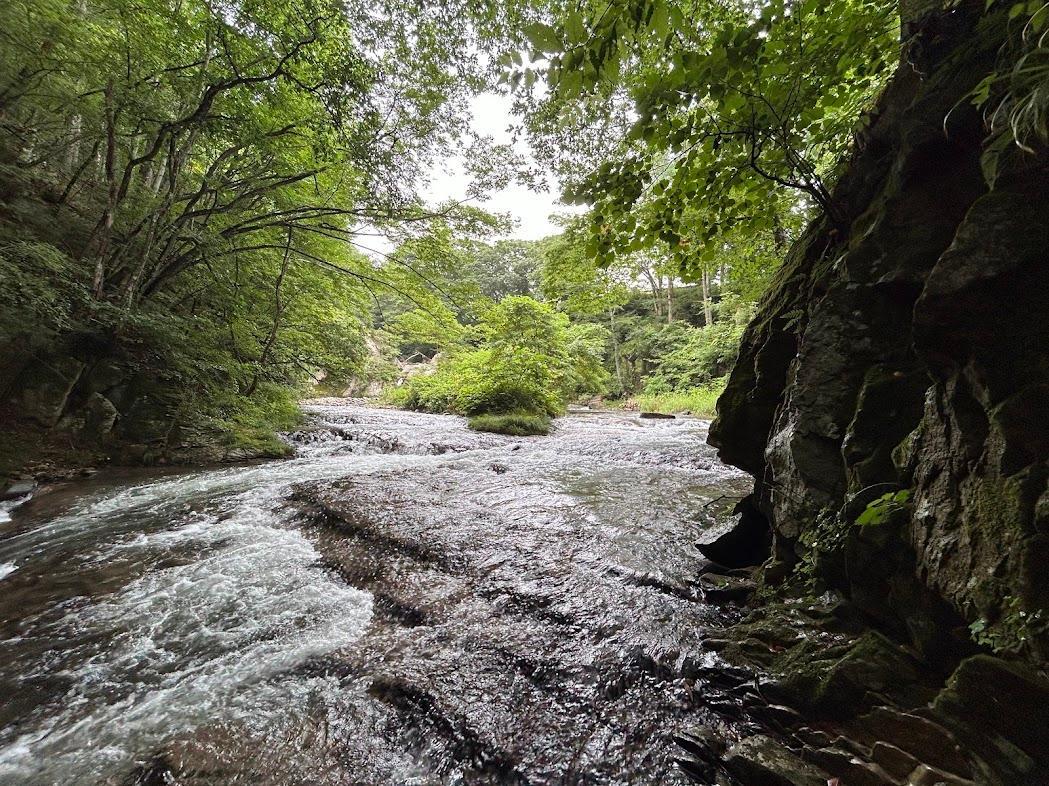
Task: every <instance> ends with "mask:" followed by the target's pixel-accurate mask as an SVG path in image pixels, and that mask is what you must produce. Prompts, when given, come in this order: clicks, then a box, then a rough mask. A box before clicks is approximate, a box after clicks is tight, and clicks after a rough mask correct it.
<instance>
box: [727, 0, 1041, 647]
mask: <svg viewBox="0 0 1049 786" xmlns="http://www.w3.org/2000/svg"><path fill="white" fill-rule="evenodd" d="M954 6H956V7H954V8H952V9H951V10H949V11H944V12H942V16H943V20H942V21H943V23H944V24H943V25H941V26H940V27H941V28H942V31H943V34H942V35H941V36H940V38H939V39H938V41H937V50H936V51H937V57H936V58H935V61H934V62H930V63H929V64H927V65H928V67H927V68H925V69H923V70H922V71H921V73H920V74H919V73H916V72H915V71H914V69H913V68H911V67H909V66H907V65H905V66H904V67H903V68H901V70H900V72H899V73H898V74H897V75H896V77H895V79H894V80H893V81H892V83H891V84H890V85H889V86H888V88H887V89H886V90H885V92H884V94H883V95H882V96H881V98H880V101H879V105H878V107H877V110H876V111H875V112H874V114H873V116H872V122H871V126H870V128H869V140H868V142H867V144H866V145H865V146H863V147H862V148H860V149H857V151H856V153H855V155H854V157H853V159H852V160H851V161H850V162H849V163H848V166H847V167H846V171H845V173H844V174H843V176H842V178H841V180H840V182H839V184H838V186H837V189H836V192H835V199H836V201H837V202H838V204H839V205H840V207H841V209H842V210H843V215H845V216H846V217H847V218H846V220H845V221H843V222H842V224H841V225H839V226H831V225H830V224H829V223H827V222H819V223H816V224H814V225H813V226H811V227H810V228H809V230H808V232H807V233H806V235H805V236H804V237H803V238H802V239H801V240H800V241H799V242H798V243H797V244H796V245H795V246H794V247H793V249H792V250H791V252H790V254H789V256H788V258H787V260H786V262H785V264H784V267H783V268H782V270H781V271H780V273H779V274H778V277H777V281H776V283H775V284H774V286H773V289H772V292H771V293H770V296H769V297H768V298H767V299H766V300H765V302H764V305H763V306H762V308H761V310H760V311H759V313H758V315H757V317H756V318H755V320H754V322H753V323H752V324H751V325H750V326H749V328H748V330H747V331H746V333H745V335H744V338H743V346H742V350H741V354H740V358H739V361H738V362H737V364H736V366H735V368H734V370H733V372H732V374H731V377H730V380H729V383H728V388H727V390H726V393H725V395H724V396H723V397H722V400H721V402H720V404H719V413H720V418H719V420H718V421H716V422H715V423H714V425H713V426H712V428H711V440H712V442H713V443H714V444H716V445H718V446H719V447H720V455H721V457H722V458H723V459H725V460H726V461H727V462H729V463H732V464H735V465H737V466H740V467H742V468H744V469H746V470H747V471H748V472H750V473H751V474H752V475H754V476H755V478H757V479H758V480H757V482H756V485H755V496H754V504H755V506H756V507H757V508H758V509H759V510H760V511H761V512H762V513H763V514H765V515H766V516H767V517H768V518H769V520H770V521H771V522H772V525H773V530H774V532H775V535H776V552H777V556H778V557H779V558H780V559H784V560H786V561H787V562H788V563H791V562H793V561H795V560H798V559H802V560H804V559H812V560H814V561H816V562H817V563H819V564H817V568H818V572H819V573H820V575H821V577H822V578H824V579H825V580H826V581H827V583H828V584H829V585H830V586H833V587H835V588H837V589H839V590H841V591H843V592H845V593H847V594H849V595H850V596H852V597H854V598H856V600H857V602H858V603H860V604H861V605H862V606H863V608H864V610H865V612H866V613H867V614H870V615H871V616H872V617H874V618H876V619H877V620H878V622H879V624H880V625H882V626H883V627H886V628H890V629H893V633H894V635H898V636H899V637H901V638H903V639H908V638H909V639H910V640H911V641H912V642H913V643H914V645H915V646H916V647H917V648H918V649H919V650H921V651H922V652H923V654H924V655H925V656H927V657H929V658H930V659H936V658H943V659H950V658H958V657H960V656H963V655H964V654H965V653H964V652H962V651H960V650H958V649H957V648H953V649H952V647H951V646H948V647H947V649H948V650H951V651H949V652H948V651H939V652H937V651H935V650H936V649H938V648H941V645H943V644H944V643H948V644H949V640H950V638H951V634H950V630H951V628H952V627H961V626H964V625H969V624H973V623H977V622H979V623H980V624H981V625H983V626H987V627H989V628H991V629H994V630H996V631H998V633H1000V634H1001V635H1002V636H1007V635H1009V631H1010V630H1012V629H1013V628H1015V623H1016V622H1017V619H1018V617H1017V615H1018V614H1019V613H1020V612H1023V614H1025V615H1026V616H1027V618H1030V617H1032V616H1034V615H1038V614H1041V615H1042V616H1043V618H1044V616H1045V615H1047V614H1049V573H1047V572H1046V571H1044V570H1041V569H1036V568H1035V567H1034V566H1035V565H1044V564H1045V559H1046V556H1047V555H1049V550H1047V548H1046V543H1047V540H1046V534H1045V526H1044V524H1045V522H1044V519H1045V516H1044V510H1043V509H1044V507H1045V506H1044V504H1041V503H1040V502H1039V500H1044V499H1046V495H1047V494H1049V492H1047V485H1046V484H1047V481H1049V442H1047V438H1046V435H1047V434H1049V407H1047V402H1049V398H1047V397H1046V395H1045V393H1046V390H1049V376H1047V374H1049V372H1047V369H1049V299H1047V298H1045V297H1044V293H1045V292H1046V291H1049V265H1047V264H1046V254H1047V251H1046V249H1049V165H1047V162H1049V155H1047V154H1046V152H1045V151H1044V150H1041V149H1039V150H1037V151H1033V152H1029V153H1024V152H1021V151H1020V150H1019V149H1018V148H1015V146H1005V147H1006V148H1008V150H1007V152H1006V153H1005V154H1003V156H1002V157H1001V158H1000V159H999V160H998V167H997V170H996V171H995V173H994V174H993V176H991V175H990V174H989V170H986V171H985V170H984V169H983V168H981V160H982V159H981V156H982V155H983V153H984V151H985V149H986V146H987V145H988V144H990V143H991V142H992V141H993V140H990V139H988V138H987V133H988V131H987V128H986V127H985V123H984V117H983V116H982V115H981V114H980V113H979V112H977V111H975V110H974V109H973V108H972V107H971V106H969V105H968V103H967V99H966V97H967V96H968V95H969V94H970V91H971V90H972V88H973V86H974V85H975V84H977V83H978V82H980V80H981V79H983V78H984V77H985V76H986V75H987V74H988V73H990V72H991V71H992V70H993V69H995V68H996V67H998V66H999V65H1001V63H1002V60H1001V58H1006V57H1008V56H1009V51H1010V50H1009V49H1008V46H1005V45H1004V42H1006V40H1007V39H1008V37H1009V36H1008V32H1007V31H1008V20H1007V13H1008V9H1006V8H1004V6H1003V7H1001V8H1000V9H999V10H992V11H991V12H990V13H985V6H984V4H980V3H976V2H972V3H960V4H954ZM1010 151H1011V152H1010ZM985 163H986V160H985ZM788 314H794V315H799V314H800V315H801V316H800V318H798V319H793V320H791V319H787V318H786V315H788ZM896 491H906V492H907V494H908V497H907V502H906V505H905V506H903V507H904V508H905V511H904V512H905V513H906V514H907V515H904V516H901V517H892V519H891V520H890V521H887V522H885V525H886V526H885V527H883V528H882V530H883V532H882V533H881V534H880V535H879V536H878V537H870V536H868V535H865V534H863V533H861V532H859V531H858V530H855V531H850V529H852V528H853V525H854V522H855V521H856V519H857V517H858V515H859V514H861V513H862V511H863V508H864V507H865V506H866V505H867V504H869V503H871V502H872V501H874V499H875V498H877V497H878V496H880V495H884V494H886V493H892V492H896ZM831 519H833V520H834V523H833V526H827V525H828V522H829V520H831ZM821 526H822V527H823V530H824V531H823V532H821V531H820V527H821ZM834 529H836V530H837V532H838V533H840V534H841V542H840V543H838V544H836V545H835V549H836V550H838V551H839V552H840V553H839V554H838V555H829V552H830V551H832V550H835V549H830V548H826V549H819V548H814V547H813V543H814V542H816V541H819V540H820V539H821V537H822V536H823V535H825V534H827V532H829V531H830V530H834ZM890 540H891V541H892V542H891V543H890V542H889V541H890ZM818 551H823V552H824V553H823V554H820V553H815V552H818ZM1016 643H1021V642H1020V640H1017V642H1016ZM1047 647H1049V627H1047V626H1045V625H1044V624H1043V625H1035V626H1030V629H1029V630H1027V631H1025V635H1024V638H1023V640H1022V649H1024V651H1025V656H1026V657H1027V658H1028V659H1029V660H1031V661H1037V662H1042V663H1044V662H1045V657H1046V653H1047V651H1049V649H1047Z"/></svg>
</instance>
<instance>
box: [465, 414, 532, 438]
mask: <svg viewBox="0 0 1049 786" xmlns="http://www.w3.org/2000/svg"><path fill="white" fill-rule="evenodd" d="M468 425H469V426H470V428H472V429H473V430H474V431H489V432H491V433H493V434H507V435H509V436H511V437H531V436H543V435H546V434H549V433H550V418H549V417H548V416H546V415H535V414H531V413H528V412H507V413H505V414H500V415H474V416H473V417H472V418H470V420H469V421H468Z"/></svg>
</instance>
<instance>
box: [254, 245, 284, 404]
mask: <svg viewBox="0 0 1049 786" xmlns="http://www.w3.org/2000/svg"><path fill="white" fill-rule="evenodd" d="M290 261H291V231H290V230H289V231H288V244H287V246H285V248H284V259H283V260H281V263H280V273H278V274H277V282H276V283H275V284H274V287H273V325H272V326H271V327H270V332H269V335H268V336H266V343H265V344H263V346H262V352H261V353H259V362H258V368H257V369H256V370H255V374H254V375H253V376H252V378H251V383H250V384H249V385H248V387H247V389H246V390H245V391H244V395H245V396H250V395H252V394H253V393H254V392H255V389H256V388H257V387H258V386H259V378H260V376H261V374H262V369H263V367H264V366H265V365H266V362H267V361H268V360H269V356H270V352H272V351H273V347H274V345H275V344H276V343H277V334H278V333H279V331H280V321H281V317H282V316H283V315H284V308H285V306H286V305H287V304H286V303H285V302H284V301H283V300H282V299H281V296H280V288H281V285H282V284H283V283H284V276H285V275H287V272H288V263H289V262H290Z"/></svg>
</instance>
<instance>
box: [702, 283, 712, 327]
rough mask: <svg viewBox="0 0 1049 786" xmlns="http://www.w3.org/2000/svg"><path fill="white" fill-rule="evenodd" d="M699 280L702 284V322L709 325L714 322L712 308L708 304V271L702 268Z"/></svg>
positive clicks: (706, 325)
mask: <svg viewBox="0 0 1049 786" xmlns="http://www.w3.org/2000/svg"><path fill="white" fill-rule="evenodd" d="M700 281H701V282H702V286H703V324H704V327H709V326H710V325H713V324H714V309H713V308H712V307H711V304H710V273H708V272H707V271H706V270H704V271H703V276H702V278H701V279H700Z"/></svg>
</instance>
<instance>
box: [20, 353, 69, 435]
mask: <svg viewBox="0 0 1049 786" xmlns="http://www.w3.org/2000/svg"><path fill="white" fill-rule="evenodd" d="M83 371H84V364H83V363H82V362H80V361H79V360H77V359H75V358H69V357H66V358H53V359H51V360H49V361H48V362H42V361H41V362H38V363H35V364H33V365H31V366H29V367H28V368H27V369H26V370H25V371H23V372H22V375H21V377H19V382H18V385H17V388H18V389H19V390H20V391H21V395H20V397H21V400H20V402H19V403H20V405H21V413H22V415H24V416H25V417H27V418H30V419H32V420H34V421H36V422H37V423H39V424H40V425H41V426H44V427H45V428H52V427H53V426H55V424H57V423H58V421H59V419H60V418H61V417H62V413H63V412H65V409H66V404H67V402H68V401H69V394H70V393H72V392H73V388H74V386H75V385H76V383H77V380H79V379H80V375H81V374H82V373H83Z"/></svg>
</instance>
